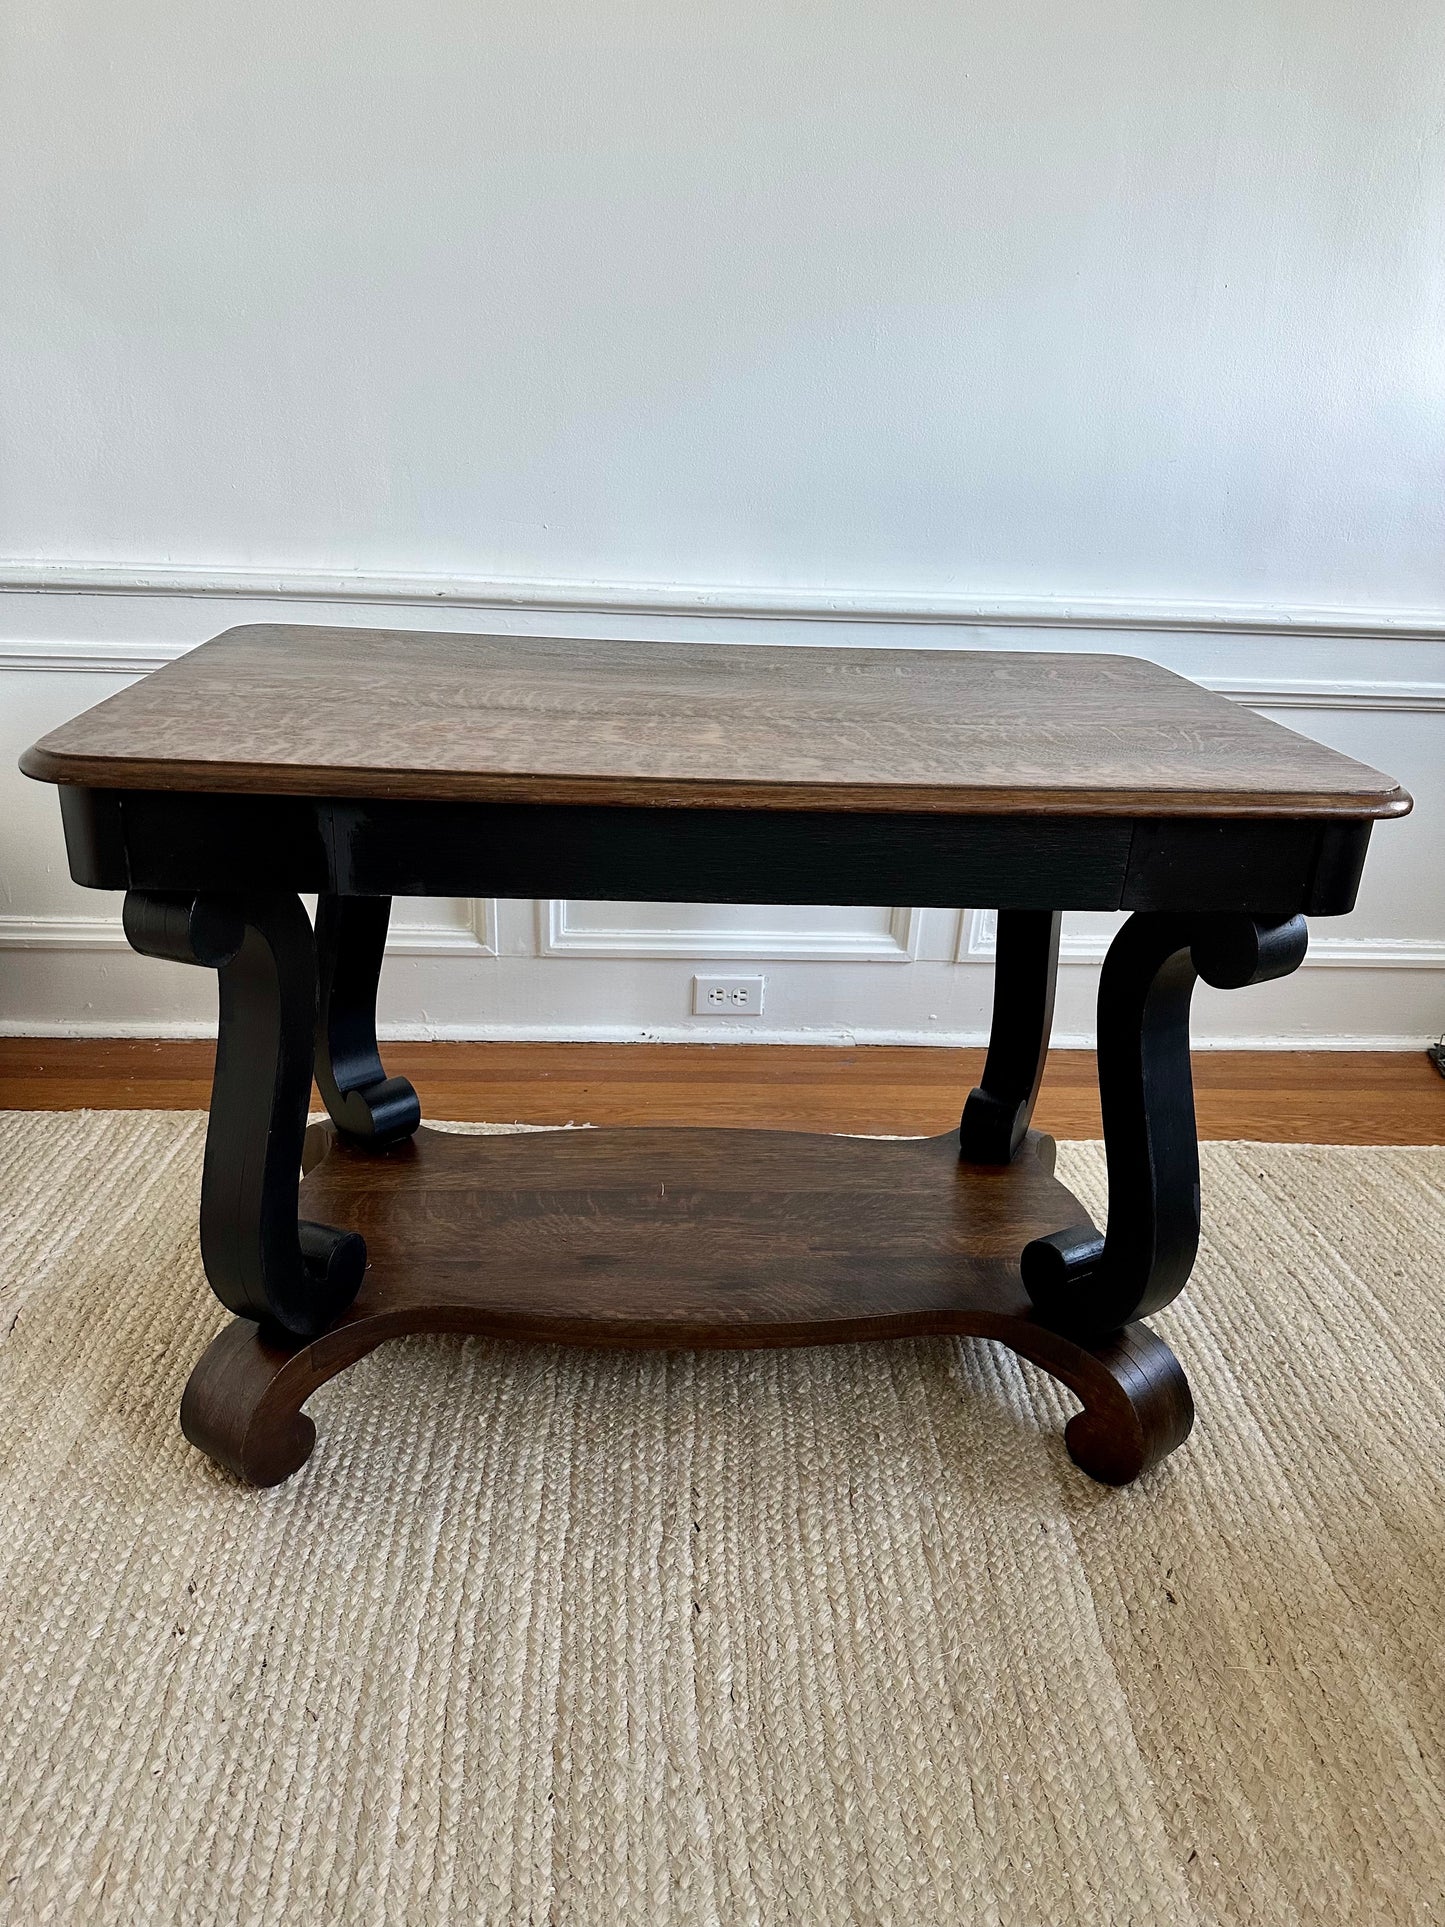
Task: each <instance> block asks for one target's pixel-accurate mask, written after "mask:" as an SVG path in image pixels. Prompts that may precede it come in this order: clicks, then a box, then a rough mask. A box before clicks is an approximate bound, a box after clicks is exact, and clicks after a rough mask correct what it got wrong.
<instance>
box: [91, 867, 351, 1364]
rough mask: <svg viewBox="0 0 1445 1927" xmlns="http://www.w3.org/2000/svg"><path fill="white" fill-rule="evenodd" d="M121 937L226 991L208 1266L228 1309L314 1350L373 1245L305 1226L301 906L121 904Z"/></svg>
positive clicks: (137, 900)
mask: <svg viewBox="0 0 1445 1927" xmlns="http://www.w3.org/2000/svg"><path fill="white" fill-rule="evenodd" d="M125 933H126V936H127V938H128V939H129V940H130V943H131V945H132V947H133V948H134V949H136V950H139V951H141V952H142V953H143V954H144V955H146V956H149V957H165V958H168V959H169V960H171V961H172V962H175V963H189V964H198V965H200V966H201V967H202V968H204V969H210V970H215V971H216V972H217V973H218V975H219V979H220V1027H219V1035H218V1037H217V1042H216V1075H215V1083H214V1085H213V1087H212V1091H211V1121H210V1128H209V1130H208V1132H207V1134H206V1160H205V1168H204V1171H203V1173H202V1178H201V1258H202V1261H203V1263H204V1264H205V1267H206V1276H207V1278H208V1279H209V1280H210V1284H211V1289H212V1290H213V1291H214V1292H215V1294H216V1296H217V1297H218V1298H219V1299H220V1301H221V1303H222V1304H223V1305H225V1306H226V1307H227V1308H228V1309H229V1310H231V1311H233V1312H236V1313H238V1314H239V1315H240V1316H241V1317H243V1318H253V1319H256V1320H257V1321H258V1322H259V1323H260V1324H262V1325H263V1326H265V1327H266V1328H268V1329H271V1330H279V1331H281V1332H285V1333H288V1334H289V1335H290V1336H291V1337H292V1338H293V1339H294V1338H313V1337H315V1336H316V1335H317V1334H318V1333H319V1332H322V1331H324V1330H326V1328H327V1327H328V1326H329V1325H330V1324H332V1323H333V1322H334V1320H335V1319H336V1318H338V1317H339V1316H340V1314H341V1313H342V1312H343V1311H345V1310H346V1308H347V1306H348V1305H349V1304H350V1303H351V1301H352V1300H353V1299H354V1298H355V1296H356V1294H357V1291H358V1290H359V1289H360V1286H361V1278H362V1273H363V1272H364V1270H365V1268H366V1245H365V1243H364V1241H363V1240H362V1239H361V1238H360V1237H359V1236H358V1235H357V1234H356V1233H355V1232H350V1231H338V1230H335V1229H333V1228H332V1227H331V1226H330V1225H323V1224H310V1223H306V1222H301V1223H298V1222H297V1216H296V1193H297V1185H298V1182H299V1178H300V1170H301V1141H302V1138H303V1136H304V1134H305V1130H306V1112H307V1106H308V1103H309V1100H310V1096H311V1060H312V1040H313V1032H314V1029H315V1023H316V952H315V945H314V941H313V938H312V933H311V925H310V923H309V922H308V920H307V917H306V912H305V910H304V909H303V908H302V906H301V901H300V899H299V898H298V897H295V896H291V895H286V894H277V895H274V896H273V895H270V894H264V895H263V894H255V895H243V896H234V897H233V896H229V895H222V894H219V893H218V894H214V895H213V894H203V895H195V896H192V895H180V896H172V895H161V894H157V893H151V892H144V891H136V890H133V891H131V892H130V893H129V895H128V896H127V897H126V900H125Z"/></svg>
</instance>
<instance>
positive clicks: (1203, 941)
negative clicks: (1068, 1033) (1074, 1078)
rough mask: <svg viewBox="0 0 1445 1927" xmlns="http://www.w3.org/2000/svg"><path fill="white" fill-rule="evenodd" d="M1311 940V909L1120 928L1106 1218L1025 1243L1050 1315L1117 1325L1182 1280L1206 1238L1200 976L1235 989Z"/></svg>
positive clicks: (1037, 1298)
mask: <svg viewBox="0 0 1445 1927" xmlns="http://www.w3.org/2000/svg"><path fill="white" fill-rule="evenodd" d="M1307 943H1308V934H1307V931H1306V928H1305V920H1304V918H1303V917H1289V918H1283V919H1268V918H1258V917H1251V916H1246V915H1242V914H1241V915H1231V914H1221V915H1215V916H1204V915H1200V916H1192V917H1184V916H1177V915H1172V914H1164V913H1154V912H1149V913H1139V914H1136V915H1134V916H1132V917H1130V919H1129V921H1128V922H1127V923H1126V924H1125V925H1124V927H1123V929H1122V930H1120V932H1119V934H1118V935H1117V936H1116V937H1115V939H1114V941H1113V943H1112V944H1111V945H1110V948H1109V954H1108V956H1107V957H1106V958H1105V960H1104V968H1103V973H1102V975H1101V977H1100V980H1099V1023H1098V1062H1099V1099H1100V1104H1101V1107H1102V1110H1103V1118H1104V1146H1105V1154H1106V1157H1107V1161H1108V1172H1109V1220H1108V1227H1107V1230H1106V1231H1104V1232H1102V1233H1101V1232H1099V1231H1098V1230H1097V1228H1096V1227H1095V1226H1094V1225H1092V1224H1080V1225H1074V1226H1070V1227H1068V1228H1067V1229H1065V1230H1061V1231H1058V1232H1054V1233H1051V1234H1050V1235H1049V1236H1047V1237H1043V1238H1036V1239H1034V1240H1033V1241H1032V1242H1031V1243H1030V1244H1028V1245H1027V1246H1026V1247H1025V1248H1024V1253H1023V1258H1022V1266H1021V1268H1022V1273H1023V1280H1024V1284H1025V1286H1026V1288H1027V1290H1028V1293H1029V1297H1030V1298H1031V1299H1032V1301H1033V1303H1034V1305H1035V1306H1036V1307H1037V1309H1038V1311H1039V1314H1040V1315H1041V1316H1042V1317H1043V1318H1045V1319H1047V1320H1048V1322H1049V1323H1051V1324H1055V1325H1058V1326H1059V1327H1060V1328H1061V1329H1067V1330H1070V1331H1074V1332H1090V1333H1096V1334H1104V1333H1108V1332H1112V1331H1116V1330H1118V1329H1119V1328H1120V1327H1121V1326H1124V1325H1128V1324H1130V1323H1132V1322H1133V1321H1134V1320H1135V1319H1139V1318H1145V1317H1147V1316H1148V1315H1149V1314H1150V1313H1151V1312H1156V1311H1159V1310H1161V1309H1162V1308H1163V1307H1164V1306H1165V1305H1167V1304H1169V1303H1170V1302H1171V1301H1172V1300H1173V1299H1175V1298H1176V1297H1178V1295H1179V1293H1180V1292H1181V1291H1182V1290H1183V1289H1184V1286H1185V1284H1186V1283H1187V1282H1188V1278H1189V1274H1190V1272H1191V1270H1192V1269H1193V1266H1194V1258H1195V1254H1196V1252H1197V1250H1198V1246H1199V1145H1198V1140H1197V1137H1196V1133H1195V1123H1194V1086H1193V1080H1192V1077H1191V1073H1190V1062H1189V1004H1190V999H1191V997H1192V995H1193V991H1194V985H1195V982H1196V980H1197V979H1198V978H1200V977H1203V978H1204V980H1205V982H1206V983H1210V984H1213V985H1214V986H1216V987H1217V988H1219V989H1237V988H1239V987H1241V986H1243V985H1245V984H1252V983H1262V982H1264V981H1266V980H1267V979H1269V978H1273V977H1283V976H1285V975H1287V974H1288V973H1289V972H1290V971H1292V970H1295V969H1297V968H1298V966H1299V965H1300V964H1301V963H1302V962H1303V960H1304V954H1305V949H1306V946H1307Z"/></svg>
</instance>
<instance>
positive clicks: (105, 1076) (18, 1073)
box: [0, 1037, 1445, 1144]
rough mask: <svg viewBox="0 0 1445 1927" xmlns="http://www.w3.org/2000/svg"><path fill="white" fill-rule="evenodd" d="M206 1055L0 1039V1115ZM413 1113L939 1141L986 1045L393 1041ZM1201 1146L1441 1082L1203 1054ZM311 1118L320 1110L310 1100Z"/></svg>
mask: <svg viewBox="0 0 1445 1927" xmlns="http://www.w3.org/2000/svg"><path fill="white" fill-rule="evenodd" d="M211 1054H212V1046H211V1045H210V1044H209V1043H196V1042H149V1041H135V1040H131V1039H99V1040H98V1039H90V1038H23V1037H12V1038H0V1110H77V1109H83V1108H89V1109H98V1110H128V1109H140V1108H144V1109H156V1110H200V1109H203V1108H204V1107H205V1105H206V1103H207V1101H208V1099H209V1095H210V1073H211ZM383 1054H384V1056H385V1060H386V1065H387V1069H388V1070H389V1071H391V1072H393V1073H398V1074H400V1075H403V1076H406V1077H409V1078H411V1080H412V1082H413V1083H414V1084H415V1085H416V1086H417V1089H418V1091H419V1092H420V1094H421V1100H422V1111H423V1114H424V1115H426V1116H430V1117H437V1118H456V1119H467V1120H479V1119H492V1120H495V1121H497V1122H503V1123H528V1124H571V1123H587V1124H695V1125H705V1124H732V1125H740V1124H751V1125H761V1126H773V1127H775V1128H778V1129H783V1130H812V1131H860V1132H867V1131H874V1132H898V1133H899V1134H900V1135H911V1134H914V1133H926V1132H935V1131H947V1130H951V1129H953V1128H954V1127H955V1126H956V1125H957V1123H958V1116H959V1111H960V1110H961V1108H962V1105H963V1100H964V1097H965V1096H966V1095H967V1093H968V1090H969V1088H970V1086H971V1085H972V1084H973V1083H974V1081H975V1079H976V1078H977V1076H978V1073H979V1070H980V1069H981V1067H982V1064H983V1053H982V1051H971V1050H938V1049H927V1048H893V1047H884V1046H875V1047H870V1048H867V1049H855V1050H840V1049H836V1048H831V1047H825V1046H817V1047H811V1046H803V1045H755V1044H724V1045H707V1044H455V1043H446V1044H390V1045H386V1046H383ZM1194 1076H1195V1087H1196V1102H1197V1107H1198V1113H1199V1130H1200V1135H1201V1137H1213V1138H1219V1137H1236V1138H1254V1139H1262V1140H1274V1141H1278V1142H1285V1143H1291V1142H1293V1143H1304V1144H1309V1143H1315V1144H1441V1143H1445V1078H1441V1077H1440V1076H1439V1074H1438V1073H1437V1072H1436V1071H1435V1070H1434V1068H1433V1067H1432V1066H1431V1064H1430V1063H1429V1061H1428V1060H1427V1058H1426V1057H1425V1055H1424V1053H1423V1052H1413V1051H1401V1052H1395V1051H1369V1052H1363V1051H1204V1052H1200V1053H1199V1054H1198V1055H1197V1056H1196V1057H1195V1060H1194ZM317 1105H318V1108H320V1103H319V1099H318V1100H317ZM1036 1122H1037V1123H1038V1125H1039V1127H1040V1128H1041V1129H1043V1130H1046V1131H1051V1132H1053V1133H1054V1134H1055V1135H1056V1136H1058V1137H1097V1136H1098V1135H1099V1110H1098V1101H1097V1097H1096V1095H1095V1090H1094V1064H1093V1058H1092V1056H1091V1055H1090V1054H1089V1053H1088V1052H1087V1051H1057V1052H1055V1054H1054V1055H1053V1056H1052V1057H1051V1058H1050V1060H1049V1069H1048V1074H1047V1076H1046V1077H1045V1080H1044V1088H1043V1093H1042V1096H1041V1097H1040V1100H1039V1107H1038V1112H1037V1117H1036Z"/></svg>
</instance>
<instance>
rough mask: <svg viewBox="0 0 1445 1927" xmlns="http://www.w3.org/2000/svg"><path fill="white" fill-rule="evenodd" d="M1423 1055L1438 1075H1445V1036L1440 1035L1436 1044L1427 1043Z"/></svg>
mask: <svg viewBox="0 0 1445 1927" xmlns="http://www.w3.org/2000/svg"><path fill="white" fill-rule="evenodd" d="M1425 1055H1426V1056H1427V1057H1428V1058H1429V1060H1430V1062H1431V1063H1432V1064H1433V1065H1434V1066H1435V1068H1436V1070H1437V1071H1439V1073H1440V1075H1441V1076H1442V1077H1445V1037H1442V1038H1441V1039H1440V1042H1439V1043H1438V1044H1430V1045H1427V1047H1426V1050H1425Z"/></svg>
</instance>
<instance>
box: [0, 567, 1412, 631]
mask: <svg viewBox="0 0 1445 1927" xmlns="http://www.w3.org/2000/svg"><path fill="white" fill-rule="evenodd" d="M0 595H75V596H150V597H156V598H164V599H166V600H173V599H181V600H189V599H209V600H221V601H259V602H320V603H359V604H373V605H375V606H378V607H381V606H389V607H396V606H407V607H411V608H416V609H438V608H457V609H493V610H515V611H518V612H523V613H525V612H530V611H540V612H545V613H553V612H561V613H566V612H576V613H578V614H597V615H634V614H635V615H679V616H689V615H690V616H733V617H740V618H744V619H747V618H755V619H759V620H762V621H788V622H798V621H805V622H806V621H817V622H825V623H831V622H868V623H881V624H890V623H899V624H904V625H913V624H920V623H941V624H945V625H947V624H959V625H962V626H966V627H975V628H1004V629H1011V628H1012V629H1100V630H1136V631H1143V632H1150V631H1164V632H1178V633H1190V632H1193V633H1206V634H1207V633H1211V632H1222V633H1224V634H1228V635H1269V636H1318V637H1337V636H1338V637H1364V638H1377V637H1379V638H1388V639H1390V640H1393V641H1411V640H1419V641H1424V642H1440V641H1445V610H1438V609H1371V608H1362V607H1354V608H1346V607H1335V608H1322V607H1311V606H1307V605H1299V606H1293V605H1284V604H1269V603H1244V602H1239V603H1235V602H1196V601H1185V600H1179V601H1174V600H1169V599H1161V598H1144V597H1128V596H1121V597H1099V596H1087V595H1078V596H1074V595H1058V594H1055V595H1045V596H1019V595H1009V594H1006V593H1005V594H980V593H972V594H960V593H955V592H950V591H943V590H919V591H912V592H909V591H900V590H896V589H860V588H851V589H831V588H824V587H792V586H787V587H784V586H778V585H765V584H748V585H725V586H713V585H706V584H695V583H683V582H573V581H561V580H543V579H533V580H510V579H501V578H496V577H488V576H470V575H460V574H447V575H431V574H412V573H403V574H382V573H378V572H374V571H366V570H356V571H326V570H308V569H253V568H231V567H226V566H222V565H214V566H202V565H194V564H187V565H176V564H156V565H153V566H151V565H147V564H144V563H115V562H79V561H49V560H44V559H40V558H35V559H26V558H14V557H11V558H0Z"/></svg>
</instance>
